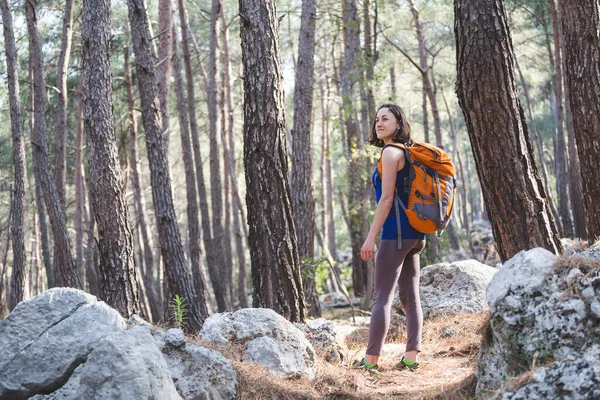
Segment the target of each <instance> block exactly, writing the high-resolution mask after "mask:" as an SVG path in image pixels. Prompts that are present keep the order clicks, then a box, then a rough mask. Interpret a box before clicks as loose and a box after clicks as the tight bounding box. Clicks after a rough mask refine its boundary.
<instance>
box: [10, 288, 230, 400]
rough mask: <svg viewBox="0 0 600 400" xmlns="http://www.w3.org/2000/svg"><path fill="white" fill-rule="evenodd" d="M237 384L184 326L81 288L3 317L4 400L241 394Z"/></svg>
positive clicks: (49, 295)
mask: <svg viewBox="0 0 600 400" xmlns="http://www.w3.org/2000/svg"><path fill="white" fill-rule="evenodd" d="M128 325H129V327H130V329H126V328H127V326H128ZM161 350H162V351H161ZM165 359H166V360H165ZM171 376H172V377H171ZM174 380H175V384H174V383H173V381H174ZM237 381H238V380H237V375H236V373H235V371H234V369H233V363H232V362H231V361H230V360H227V359H225V358H224V357H223V356H222V355H221V354H219V353H218V352H216V351H214V350H209V349H206V348H203V347H202V346H199V345H196V344H188V343H186V341H185V336H184V334H183V332H182V331H181V330H179V329H169V330H167V331H166V332H163V331H162V330H157V331H156V332H152V326H151V325H150V324H148V323H147V322H145V321H144V320H142V319H140V318H139V317H131V318H130V319H129V321H128V322H125V320H124V319H123V318H122V317H121V316H120V315H119V313H118V312H117V311H116V310H114V309H112V308H110V307H108V306H107V305H106V304H105V303H103V302H100V301H98V300H97V299H96V298H95V297H94V296H90V295H88V294H86V293H84V292H82V291H80V290H75V289H65V288H56V289H51V290H49V291H47V292H45V293H43V294H41V295H39V296H36V297H34V298H33V299H31V300H28V301H24V302H21V303H19V305H18V306H17V307H15V309H14V310H13V312H12V313H11V314H10V315H9V316H8V317H7V318H6V319H5V320H2V321H0V400H20V399H27V398H33V399H35V400H79V399H94V400H104V399H106V400H109V399H110V400H112V399H136V400H137V399H139V400H176V399H180V398H181V396H183V397H184V398H185V399H233V398H235V395H236V390H237ZM178 390H180V393H178V392H177V391H178ZM180 394H181V396H180Z"/></svg>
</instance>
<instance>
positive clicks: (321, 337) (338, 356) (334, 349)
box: [296, 318, 344, 364]
mask: <svg viewBox="0 0 600 400" xmlns="http://www.w3.org/2000/svg"><path fill="white" fill-rule="evenodd" d="M296 327H298V329H300V330H301V331H302V332H304V335H305V336H306V338H307V339H308V341H309V342H310V343H311V344H312V345H313V347H314V349H315V351H316V353H317V354H318V355H320V356H321V357H323V358H324V359H325V361H327V362H329V363H332V364H335V363H339V362H340V361H342V359H343V358H344V356H343V351H342V347H341V346H340V344H339V343H338V341H337V340H336V339H337V338H336V336H337V333H336V330H335V329H336V324H334V323H333V322H331V321H328V320H327V319H325V318H317V319H314V320H310V321H308V322H307V323H306V324H296Z"/></svg>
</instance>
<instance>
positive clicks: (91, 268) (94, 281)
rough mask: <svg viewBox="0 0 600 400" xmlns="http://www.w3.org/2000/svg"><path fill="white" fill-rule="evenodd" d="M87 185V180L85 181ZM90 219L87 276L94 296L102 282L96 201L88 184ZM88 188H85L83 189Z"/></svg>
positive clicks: (89, 288)
mask: <svg viewBox="0 0 600 400" xmlns="http://www.w3.org/2000/svg"><path fill="white" fill-rule="evenodd" d="M83 184H84V186H85V181H83ZM87 189H88V208H89V214H88V220H87V221H86V222H87V235H88V236H87V245H86V255H85V278H86V280H87V285H88V291H89V292H90V293H91V294H93V295H94V296H99V295H100V287H99V286H100V283H99V279H98V246H97V241H96V235H95V230H96V219H95V218H94V202H93V201H92V194H91V188H90V187H89V185H88V188H87ZM83 190H84V191H85V190H86V189H85V188H84V189H83Z"/></svg>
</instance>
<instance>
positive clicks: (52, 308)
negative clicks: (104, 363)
mask: <svg viewBox="0 0 600 400" xmlns="http://www.w3.org/2000/svg"><path fill="white" fill-rule="evenodd" d="M125 327H126V323H125V320H124V319H123V318H122V317H121V316H120V315H119V313H118V312H117V311H116V310H114V309H112V308H110V307H108V306H107V305H106V304H105V303H103V302H100V301H98V300H97V299H96V298H95V297H94V296H91V295H88V294H86V293H85V292H82V291H80V290H76V289H69V288H54V289H50V290H48V291H47V292H45V293H43V294H41V295H39V296H36V297H34V298H32V299H30V300H28V301H23V302H21V303H19V304H18V305H17V306H16V307H15V309H14V310H13V311H12V312H11V314H10V315H9V316H8V317H7V318H6V319H4V320H2V321H0V354H1V355H2V356H1V357H0V399H11V400H12V399H14V400H18V399H26V398H28V397H31V396H33V395H35V394H37V393H49V392H52V391H54V390H56V389H58V388H60V387H61V386H62V385H64V384H65V382H67V380H68V379H69V377H70V376H71V374H72V373H73V371H74V370H75V368H77V366H79V365H80V364H82V363H84V362H85V361H86V359H87V357H88V355H89V354H90V353H91V352H92V350H93V348H94V345H95V344H96V342H98V341H99V340H100V339H102V338H103V337H105V336H107V335H109V334H111V333H114V332H118V331H121V330H123V329H125Z"/></svg>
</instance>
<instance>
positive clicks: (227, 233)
mask: <svg viewBox="0 0 600 400" xmlns="http://www.w3.org/2000/svg"><path fill="white" fill-rule="evenodd" d="M222 14H223V10H222V9H220V11H219V17H220V16H221V15H222ZM226 29H227V27H222V28H221V32H220V33H221V36H222V37H223V36H225V35H223V30H226ZM224 58H225V56H224V54H223V52H221V65H222V66H223V67H222V68H221V87H220V90H219V108H220V113H221V129H220V134H219V139H220V140H221V144H222V146H221V151H222V154H223V168H224V171H223V172H224V174H223V179H224V180H223V184H224V187H223V189H224V190H223V213H224V216H225V221H224V223H223V237H224V238H226V239H225V240H223V254H224V256H225V266H226V267H227V270H226V275H225V277H226V278H227V286H228V287H229V291H230V294H229V297H230V299H231V304H232V307H233V299H234V297H235V293H234V290H233V289H234V288H233V253H232V252H233V249H232V245H231V238H232V237H233V235H232V233H231V222H232V221H231V213H232V204H231V194H232V191H231V174H230V173H229V171H230V170H231V166H230V158H229V157H228V149H227V147H228V146H227V136H228V128H227V120H228V112H227V110H226V108H225V93H226V91H227V90H229V84H228V83H227V82H226V81H225V80H226V79H229V74H228V73H227V72H226V71H225V68H224V66H225V65H224ZM232 158H233V157H232Z"/></svg>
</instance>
